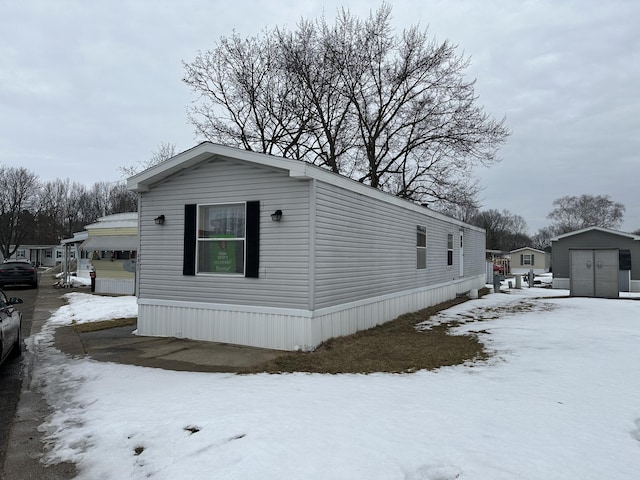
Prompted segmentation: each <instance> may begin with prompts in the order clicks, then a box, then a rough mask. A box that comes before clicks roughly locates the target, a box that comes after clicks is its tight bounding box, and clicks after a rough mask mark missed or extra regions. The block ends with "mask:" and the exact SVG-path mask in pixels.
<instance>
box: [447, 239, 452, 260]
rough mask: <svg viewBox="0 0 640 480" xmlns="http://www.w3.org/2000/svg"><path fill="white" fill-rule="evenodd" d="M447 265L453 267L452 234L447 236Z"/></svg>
mask: <svg viewBox="0 0 640 480" xmlns="http://www.w3.org/2000/svg"><path fill="white" fill-rule="evenodd" d="M447 265H453V234H452V233H449V234H448V235H447Z"/></svg>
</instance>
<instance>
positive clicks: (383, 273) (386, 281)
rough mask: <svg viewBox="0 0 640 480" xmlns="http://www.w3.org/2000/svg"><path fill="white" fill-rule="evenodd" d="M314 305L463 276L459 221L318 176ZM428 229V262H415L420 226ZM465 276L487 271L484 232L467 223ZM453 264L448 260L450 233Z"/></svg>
mask: <svg viewBox="0 0 640 480" xmlns="http://www.w3.org/2000/svg"><path fill="white" fill-rule="evenodd" d="M315 208H316V237H315V249H316V250H315V262H316V263H315V308H316V309H319V308H324V307H329V306H333V305H339V304H342V303H345V302H353V301H357V300H362V299H365V298H371V297H375V296H380V295H385V294H390V293H396V292H401V291H406V290H411V289H414V288H420V287H424V286H428V285H437V284H441V283H444V282H449V281H452V280H455V279H458V278H460V266H459V245H460V241H459V231H460V228H461V227H460V226H459V224H456V223H455V222H453V221H446V220H443V219H441V218H436V217H434V216H432V215H430V213H429V211H428V210H427V209H425V210H424V213H423V214H421V213H419V212H417V211H414V210H412V209H405V208H401V207H399V206H397V205H393V204H390V203H387V202H384V201H382V200H379V199H375V198H371V197H368V196H364V195H359V194H355V193H354V192H351V191H347V190H345V189H342V188H339V187H336V186H333V185H329V184H326V183H320V182H318V185H317V187H316V205H315ZM417 225H423V226H425V227H426V229H427V268H426V269H417V268H416V227H417ZM464 232H465V236H464V239H465V246H464V249H465V265H464V273H465V276H470V275H482V274H483V273H484V268H485V266H484V249H485V246H484V232H479V231H477V230H471V229H468V228H466V229H464ZM449 233H451V234H452V235H453V239H454V241H453V246H454V250H453V265H447V234H449Z"/></svg>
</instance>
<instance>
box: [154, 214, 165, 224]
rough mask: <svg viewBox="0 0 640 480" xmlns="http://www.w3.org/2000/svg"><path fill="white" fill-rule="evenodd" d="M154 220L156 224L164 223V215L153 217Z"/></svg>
mask: <svg viewBox="0 0 640 480" xmlns="http://www.w3.org/2000/svg"><path fill="white" fill-rule="evenodd" d="M153 221H154V222H156V225H164V215H160V216H158V217H156V218H154V219H153Z"/></svg>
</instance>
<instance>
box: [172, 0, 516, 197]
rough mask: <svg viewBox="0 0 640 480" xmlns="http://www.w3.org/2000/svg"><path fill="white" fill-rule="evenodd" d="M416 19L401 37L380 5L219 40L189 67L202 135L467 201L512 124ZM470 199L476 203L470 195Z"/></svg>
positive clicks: (373, 181) (193, 112)
mask: <svg viewBox="0 0 640 480" xmlns="http://www.w3.org/2000/svg"><path fill="white" fill-rule="evenodd" d="M455 50H456V47H455V46H454V45H452V44H450V43H449V42H443V43H441V44H438V43H436V42H435V41H430V40H429V39H428V37H427V33H426V31H420V30H419V29H418V28H417V27H413V28H410V29H408V30H406V31H404V32H403V34H402V35H401V36H400V37H396V36H394V35H393V31H392V28H391V8H390V7H389V6H388V5H385V4H383V5H382V6H381V7H380V8H379V9H378V10H377V11H376V12H375V13H374V14H371V15H370V16H369V17H368V18H367V19H366V20H364V21H361V20H359V19H357V18H355V17H354V16H352V15H351V14H350V13H349V12H348V11H345V10H342V11H340V12H339V15H338V18H337V20H336V23H335V25H333V26H330V25H328V24H327V22H326V20H325V18H324V17H323V18H321V19H320V20H317V21H315V22H311V21H304V20H303V21H301V22H300V24H299V25H298V28H297V30H295V31H287V30H285V29H276V30H273V31H266V32H265V33H264V36H263V37H262V38H251V39H248V40H242V39H241V38H239V37H238V36H233V37H231V38H224V37H223V38H222V39H221V40H220V41H219V42H218V43H217V44H216V46H215V48H214V49H213V50H210V51H207V52H204V53H199V54H198V55H197V57H196V59H195V60H194V61H193V62H191V63H184V68H185V75H184V78H183V81H184V82H185V83H186V84H187V85H189V86H190V87H191V88H192V90H193V91H194V93H196V94H197V95H198V98H197V100H196V102H194V105H193V106H191V107H190V109H189V114H190V117H189V119H190V121H191V123H192V124H193V125H194V126H195V127H196V132H197V134H198V135H199V136H202V137H204V138H205V139H208V140H211V141H215V142H219V143H226V144H231V145H235V146H240V147H242V148H246V149H248V150H255V151H259V152H263V153H269V154H278V155H282V156H285V157H289V158H296V159H299V160H304V161H307V162H310V163H314V164H316V165H320V166H323V167H325V168H328V169H330V170H332V171H334V172H337V173H340V174H342V175H345V176H349V177H351V178H354V179H356V180H357V181H359V182H362V183H365V184H369V185H371V186H373V187H375V188H379V189H381V190H384V191H387V192H390V193H393V194H395V195H398V196H400V197H403V198H407V199H410V200H414V201H419V202H421V203H425V204H429V205H433V206H437V207H444V206H446V205H450V204H456V205H468V204H469V202H470V199H474V198H475V197H476V195H477V193H478V190H479V188H478V185H477V180H476V178H475V176H474V175H473V169H474V168H475V167H476V166H478V165H484V166H488V165H491V164H492V163H494V162H495V161H497V157H496V155H497V150H498V148H499V147H500V146H501V145H502V144H503V143H504V141H505V139H506V138H507V136H508V134H509V132H508V129H507V127H506V126H505V121H504V120H501V121H496V120H494V119H492V118H491V117H490V116H489V115H488V114H486V113H485V112H484V111H483V109H482V108H481V107H480V106H478V105H477V97H476V96H475V94H474V82H473V81H467V80H465V79H464V73H465V70H466V68H467V66H468V63H469V62H468V60H467V59H465V58H463V57H461V56H459V55H457V54H456V52H455ZM471 203H473V201H471Z"/></svg>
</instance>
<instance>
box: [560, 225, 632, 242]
mask: <svg viewBox="0 0 640 480" xmlns="http://www.w3.org/2000/svg"><path fill="white" fill-rule="evenodd" d="M591 231H597V232H603V233H609V234H611V235H617V236H619V237H625V238H630V239H632V240H640V236H638V235H634V234H632V233H625V232H618V231H616V230H609V229H606V228H602V227H587V228H583V229H581V230H576V231H574V232H569V233H565V234H563V235H558V236H557V237H553V238H552V239H551V241H552V242H555V241H558V240H561V239H563V238H567V237H572V236H574V235H581V234H583V233H586V232H591Z"/></svg>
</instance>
